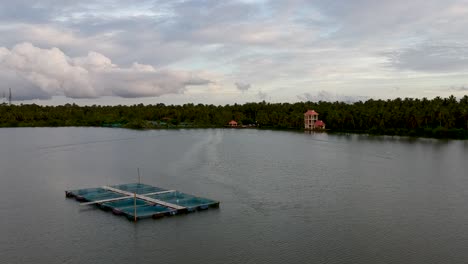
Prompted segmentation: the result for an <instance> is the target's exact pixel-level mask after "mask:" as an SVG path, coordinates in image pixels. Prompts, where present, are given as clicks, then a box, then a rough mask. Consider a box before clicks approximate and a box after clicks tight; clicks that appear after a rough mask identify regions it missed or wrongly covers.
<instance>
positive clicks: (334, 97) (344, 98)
mask: <svg viewBox="0 0 468 264" xmlns="http://www.w3.org/2000/svg"><path fill="white" fill-rule="evenodd" d="M297 98H298V99H299V100H300V101H311V102H319V101H326V102H335V101H339V102H346V103H354V102H358V101H365V100H367V99H369V97H367V96H349V95H342V94H332V93H330V92H327V91H324V90H321V91H318V92H317V93H316V94H311V93H303V94H300V95H298V96H297Z"/></svg>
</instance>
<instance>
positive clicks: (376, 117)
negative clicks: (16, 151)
mask: <svg viewBox="0 0 468 264" xmlns="http://www.w3.org/2000/svg"><path fill="white" fill-rule="evenodd" d="M307 109H314V110H315V111H317V112H318V113H319V114H320V116H319V118H320V119H321V120H323V121H324V122H325V123H326V125H327V129H330V131H331V132H345V133H368V134H376V135H400V136H420V137H435V138H456V139H468V96H466V95H465V96H464V97H463V98H461V99H457V98H455V97H454V96H450V97H448V98H440V97H436V98H434V99H426V98H423V99H412V98H405V99H401V98H397V99H393V100H373V99H370V100H367V101H365V102H361V101H359V102H355V103H344V102H322V101H320V102H298V103H292V104H291V103H267V102H259V103H246V104H243V105H240V104H234V105H225V106H215V105H203V104H184V105H164V104H154V105H143V104H139V105H130V106H126V105H118V106H98V105H93V106H78V105H75V104H66V105H61V106H39V105H35V104H20V105H11V106H10V105H6V104H3V105H0V127H55V126H101V127H126V128H136V129H145V128H148V129H153V128H195V127H224V126H226V125H227V123H228V122H229V121H230V120H232V119H233V120H236V121H238V122H239V124H242V125H253V124H255V125H256V126H257V127H259V128H272V129H303V122H304V112H306V111H307Z"/></svg>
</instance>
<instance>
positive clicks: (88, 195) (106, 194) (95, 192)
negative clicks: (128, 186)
mask: <svg viewBox="0 0 468 264" xmlns="http://www.w3.org/2000/svg"><path fill="white" fill-rule="evenodd" d="M69 192H70V193H72V194H74V195H77V196H81V197H83V198H85V199H86V200H88V201H99V200H104V199H111V198H118V197H123V196H124V195H122V194H119V193H115V192H112V191H108V190H106V189H103V188H89V189H80V190H74V191H69Z"/></svg>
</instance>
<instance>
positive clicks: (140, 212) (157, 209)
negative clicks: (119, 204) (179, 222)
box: [119, 205, 174, 217]
mask: <svg viewBox="0 0 468 264" xmlns="http://www.w3.org/2000/svg"><path fill="white" fill-rule="evenodd" d="M136 209H137V217H148V216H152V215H154V214H159V213H168V212H173V211H174V209H171V208H167V207H164V206H160V205H144V206H140V207H137V208H136ZM119 210H120V211H122V212H124V213H125V214H127V215H129V216H131V217H134V216H135V215H134V210H135V209H134V208H133V207H125V208H122V209H119Z"/></svg>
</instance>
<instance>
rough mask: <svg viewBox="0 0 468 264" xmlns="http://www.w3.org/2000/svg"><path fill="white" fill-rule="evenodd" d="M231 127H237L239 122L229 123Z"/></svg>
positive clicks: (232, 121)
mask: <svg viewBox="0 0 468 264" xmlns="http://www.w3.org/2000/svg"><path fill="white" fill-rule="evenodd" d="M229 126H230V127H237V122H236V121H235V120H231V121H229Z"/></svg>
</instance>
